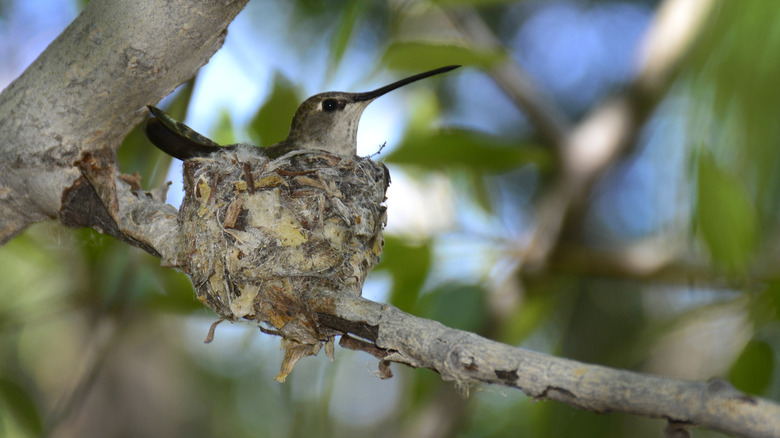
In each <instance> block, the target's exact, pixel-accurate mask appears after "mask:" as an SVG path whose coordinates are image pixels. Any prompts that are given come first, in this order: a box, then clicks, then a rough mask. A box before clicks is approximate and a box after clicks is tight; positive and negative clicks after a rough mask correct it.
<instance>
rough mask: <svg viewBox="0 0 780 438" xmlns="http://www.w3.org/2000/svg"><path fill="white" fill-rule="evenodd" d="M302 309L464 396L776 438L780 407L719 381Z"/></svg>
mask: <svg viewBox="0 0 780 438" xmlns="http://www.w3.org/2000/svg"><path fill="white" fill-rule="evenodd" d="M309 306H310V308H311V309H312V310H313V311H314V312H316V313H317V315H318V317H319V318H320V322H321V323H322V324H323V325H325V326H327V327H330V328H332V329H334V330H339V331H343V332H347V333H353V334H355V335H357V336H360V337H363V338H364V339H367V340H369V341H371V342H372V343H374V345H375V346H376V347H378V348H380V349H382V350H384V352H385V355H384V357H383V358H382V361H384V362H397V363H402V364H405V365H409V366H411V367H415V368H429V369H432V370H434V371H436V372H438V373H439V374H441V376H442V379H444V380H447V381H452V382H455V383H456V384H457V385H458V386H459V387H460V388H461V389H462V390H463V391H465V392H466V393H467V392H468V386H469V385H470V384H472V383H474V382H483V383H490V384H496V385H504V386H508V387H512V388H517V389H520V390H522V391H523V392H524V393H526V394H527V395H529V396H531V397H533V398H535V399H537V400H547V399H549V400H556V401H560V402H563V403H567V404H570V405H572V406H575V407H578V408H580V409H585V410H588V411H593V412H597V413H608V412H625V413H630V414H636V415H642V416H647V417H653V418H664V419H667V420H669V421H670V422H671V423H674V424H675V425H677V427H679V426H680V425H688V426H703V427H707V428H711V429H715V430H719V431H723V432H727V433H733V434H737V435H741V436H748V437H777V436H780V406H778V405H777V404H775V403H773V402H771V401H768V400H765V399H761V398H758V397H752V396H749V395H746V394H743V393H740V392H739V391H737V390H736V389H734V387H733V386H731V384H729V383H728V382H727V381H725V380H721V379H713V380H709V381H706V382H691V381H683V380H675V379H668V378H664V377H660V376H652V375H647V374H641V373H635V372H629V371H623V370H616V369H611V368H607V367H603V366H598V365H588V364H584V363H581V362H576V361H573V360H568V359H562V358H558V357H553V356H549V355H546V354H542V353H537V352H534V351H530V350H525V349H521V348H513V347H510V346H508V345H505V344H501V343H498V342H494V341H491V340H489V339H485V338H482V337H480V336H478V335H476V334H474V333H469V332H464V331H460V330H455V329H451V328H449V327H445V326H443V325H442V324H440V323H438V322H436V321H431V320H427V319H423V318H418V317H415V316H412V315H409V314H407V313H404V312H402V311H401V310H399V309H397V308H395V307H393V306H390V305H387V304H379V303H375V302H372V301H369V300H366V299H364V298H359V297H352V296H348V295H343V294H336V293H320V294H318V295H316V296H312V297H311V299H310V301H309ZM372 347H373V346H372ZM374 354H376V352H375V351H374ZM381 367H382V365H381V362H380V369H381Z"/></svg>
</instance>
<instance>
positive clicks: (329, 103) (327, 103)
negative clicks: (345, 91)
mask: <svg viewBox="0 0 780 438" xmlns="http://www.w3.org/2000/svg"><path fill="white" fill-rule="evenodd" d="M338 107H339V103H338V101H336V99H325V100H323V101H322V110H323V111H325V112H328V113H329V112H332V111H335V110H336V108H338Z"/></svg>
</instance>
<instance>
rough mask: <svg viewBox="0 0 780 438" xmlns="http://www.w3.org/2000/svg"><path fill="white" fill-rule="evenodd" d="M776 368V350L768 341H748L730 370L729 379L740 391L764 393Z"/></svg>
mask: <svg viewBox="0 0 780 438" xmlns="http://www.w3.org/2000/svg"><path fill="white" fill-rule="evenodd" d="M773 369H774V352H773V351H772V347H770V346H769V344H767V343H766V342H763V341H757V340H752V341H750V342H748V344H747V345H746V346H745V349H744V350H742V354H740V355H739V358H737V360H736V362H734V364H733V365H732V366H731V371H729V380H731V383H732V384H733V385H734V386H735V387H736V388H737V389H739V390H740V391H744V392H746V393H748V394H762V393H763V392H764V390H766V388H767V387H768V386H769V382H770V381H771V379H772V370H773Z"/></svg>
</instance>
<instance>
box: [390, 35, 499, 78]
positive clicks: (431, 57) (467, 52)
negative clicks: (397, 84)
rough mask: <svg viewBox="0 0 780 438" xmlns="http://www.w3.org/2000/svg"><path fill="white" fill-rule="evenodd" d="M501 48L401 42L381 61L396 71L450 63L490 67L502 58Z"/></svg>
mask: <svg viewBox="0 0 780 438" xmlns="http://www.w3.org/2000/svg"><path fill="white" fill-rule="evenodd" d="M505 58H506V54H505V53H504V52H503V51H501V50H477V49H473V48H470V47H466V46H456V45H447V44H435V43H426V42H402V43H393V44H391V45H390V46H389V47H388V48H387V50H386V51H385V53H384V55H383V56H382V63H383V64H385V65H386V66H387V67H388V68H391V69H396V70H414V71H424V70H427V69H434V68H437V67H442V66H445V65H450V64H459V65H469V66H474V67H480V68H491V67H493V66H495V65H496V64H498V63H499V62H501V61H503V60H504V59H505Z"/></svg>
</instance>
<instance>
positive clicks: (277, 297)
mask: <svg viewBox="0 0 780 438" xmlns="http://www.w3.org/2000/svg"><path fill="white" fill-rule="evenodd" d="M388 184H389V175H388V173H387V169H386V168H385V167H384V166H383V165H381V164H378V163H375V162H373V161H371V160H370V159H367V158H358V157H343V156H338V155H332V154H329V153H327V152H322V151H308V150H307V151H294V152H290V153H288V154H286V155H284V156H282V157H280V158H277V159H269V158H267V157H266V156H264V155H263V154H262V152H261V150H258V149H256V148H254V147H249V146H247V147H240V148H237V149H233V150H230V151H223V152H218V153H215V154H213V155H212V156H210V157H208V158H196V159H192V160H189V161H186V162H185V163H184V191H185V197H184V201H183V203H182V206H181V209H180V216H179V220H180V222H181V225H182V232H183V233H184V241H185V245H186V268H185V270H186V272H187V273H188V274H189V276H190V278H191V279H192V283H193V285H194V286H195V290H196V293H197V297H198V299H199V300H200V301H201V302H203V303H204V304H205V305H207V306H208V307H210V308H212V309H214V311H216V312H217V313H218V314H219V315H220V316H221V318H222V319H228V320H231V321H235V320H239V319H246V320H251V321H256V322H257V323H258V324H259V325H260V327H261V329H262V330H264V331H269V332H272V333H275V334H278V335H281V336H282V338H283V340H282V346H283V348H284V349H285V350H286V354H285V359H284V363H283V365H282V370H281V371H280V373H279V375H278V376H277V380H284V378H285V377H286V375H287V374H288V373H289V372H290V371H291V370H292V367H293V365H294V364H295V362H296V361H297V360H298V359H300V358H301V357H304V356H307V355H314V354H316V353H317V352H318V351H319V349H320V347H321V346H322V345H325V347H326V352H328V353H329V356H331V358H332V352H333V338H334V336H335V335H336V334H339V333H336V332H333V331H332V330H330V329H327V328H323V327H322V326H320V325H319V324H318V323H317V320H316V317H315V315H313V314H312V312H310V311H309V310H308V309H307V306H306V297H307V296H308V295H309V294H312V293H316V292H317V291H318V290H323V289H326V290H330V291H337V292H338V293H343V294H355V295H357V296H359V295H360V294H361V290H362V287H363V282H364V280H365V279H366V276H367V275H368V273H369V272H370V271H371V269H372V268H373V267H374V266H375V265H376V264H377V263H378V262H379V256H380V254H381V252H382V246H383V244H384V240H383V238H382V229H383V228H384V225H385V223H386V218H387V216H386V208H385V206H384V204H383V203H384V201H385V191H386V190H387V186H388Z"/></svg>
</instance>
